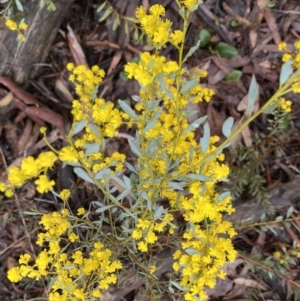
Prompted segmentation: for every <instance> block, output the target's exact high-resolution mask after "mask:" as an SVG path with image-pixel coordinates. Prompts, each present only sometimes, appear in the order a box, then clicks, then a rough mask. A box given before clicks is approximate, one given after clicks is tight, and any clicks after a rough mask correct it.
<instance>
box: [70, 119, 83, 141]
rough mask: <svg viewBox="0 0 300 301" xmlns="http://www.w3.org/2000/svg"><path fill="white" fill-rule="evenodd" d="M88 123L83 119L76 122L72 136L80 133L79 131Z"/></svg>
mask: <svg viewBox="0 0 300 301" xmlns="http://www.w3.org/2000/svg"><path fill="white" fill-rule="evenodd" d="M86 123H87V121H86V120H81V121H79V122H76V123H75V124H74V126H73V127H72V131H71V133H70V136H71V137H72V136H74V135H76V134H78V133H79V132H81V131H82V130H83V129H84V128H85V126H86Z"/></svg>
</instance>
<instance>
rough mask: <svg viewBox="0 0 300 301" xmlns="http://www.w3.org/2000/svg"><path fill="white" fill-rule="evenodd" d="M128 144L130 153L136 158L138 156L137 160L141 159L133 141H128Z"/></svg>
mask: <svg viewBox="0 0 300 301" xmlns="http://www.w3.org/2000/svg"><path fill="white" fill-rule="evenodd" d="M128 143H129V145H130V148H131V150H132V152H133V153H134V154H135V155H136V156H138V157H139V158H140V157H142V154H141V153H140V150H139V148H138V147H137V146H136V145H135V143H134V141H132V140H130V139H128Z"/></svg>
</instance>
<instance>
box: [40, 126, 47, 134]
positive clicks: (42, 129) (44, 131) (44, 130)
mask: <svg viewBox="0 0 300 301" xmlns="http://www.w3.org/2000/svg"><path fill="white" fill-rule="evenodd" d="M46 131H47V128H46V127H44V126H42V127H41V128H40V133H41V134H45V133H46Z"/></svg>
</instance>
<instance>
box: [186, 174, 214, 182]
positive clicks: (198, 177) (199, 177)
mask: <svg viewBox="0 0 300 301" xmlns="http://www.w3.org/2000/svg"><path fill="white" fill-rule="evenodd" d="M187 177H188V178H190V179H193V180H198V181H202V182H207V181H211V178H209V177H207V176H205V175H199V174H194V173H190V174H188V175H187Z"/></svg>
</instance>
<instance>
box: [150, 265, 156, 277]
mask: <svg viewBox="0 0 300 301" xmlns="http://www.w3.org/2000/svg"><path fill="white" fill-rule="evenodd" d="M148 271H149V274H150V275H152V274H153V273H154V272H155V271H156V266H155V265H151V266H150V267H149V268H148Z"/></svg>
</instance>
